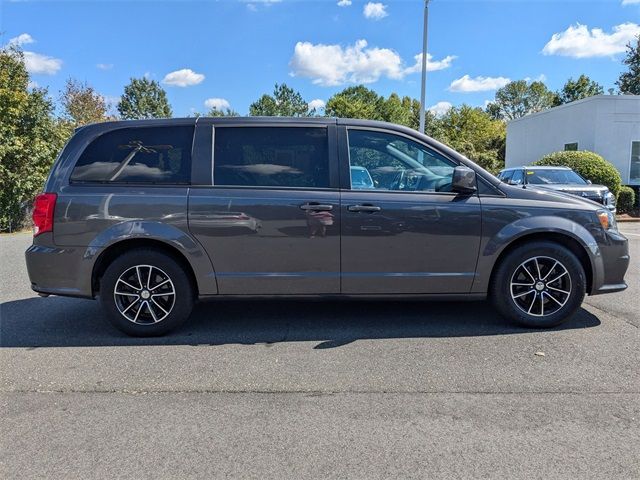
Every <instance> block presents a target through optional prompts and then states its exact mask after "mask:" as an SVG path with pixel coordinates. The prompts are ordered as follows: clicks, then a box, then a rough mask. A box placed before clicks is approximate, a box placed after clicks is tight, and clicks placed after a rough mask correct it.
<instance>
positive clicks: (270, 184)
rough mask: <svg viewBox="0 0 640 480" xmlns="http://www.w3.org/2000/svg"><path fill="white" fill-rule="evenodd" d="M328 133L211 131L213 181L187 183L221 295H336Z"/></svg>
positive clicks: (335, 197) (308, 129)
mask: <svg viewBox="0 0 640 480" xmlns="http://www.w3.org/2000/svg"><path fill="white" fill-rule="evenodd" d="M334 132H335V127H333V126H327V125H323V124H317V125H307V126H296V127H294V126H290V127H287V126H275V127H274V126H218V127H216V128H215V132H214V139H215V140H214V141H215V145H214V155H213V165H214V169H213V185H212V186H201V187H193V188H191V191H190V194H189V229H190V230H191V232H192V233H193V234H194V235H195V236H196V238H197V239H198V240H199V241H200V242H201V243H202V245H203V246H204V248H205V249H206V251H207V253H208V254H209V256H210V257H211V261H212V263H213V266H214V269H215V274H216V279H217V282H218V290H219V292H220V294H223V295H234V294H255V295H271V294H290V295H295V294H331V293H339V292H340V232H339V221H340V202H339V192H338V189H337V188H335V187H337V185H333V187H334V188H331V187H332V185H331V183H332V182H331V180H330V179H331V177H332V175H331V174H330V163H331V162H330V157H331V152H335V140H331V141H330V137H332V135H330V133H334ZM330 144H332V145H333V148H329V145H330ZM333 157H334V158H335V155H333Z"/></svg>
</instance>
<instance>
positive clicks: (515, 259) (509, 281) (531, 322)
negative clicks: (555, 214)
mask: <svg viewBox="0 0 640 480" xmlns="http://www.w3.org/2000/svg"><path fill="white" fill-rule="evenodd" d="M534 259H537V263H536V260H534ZM527 262H528V263H527ZM553 262H559V266H555V269H554V270H551V265H554V263H553ZM527 270H528V271H529V275H527V272H526V271H527ZM540 270H541V272H540V273H539V271H540ZM565 271H566V273H563V272H565ZM547 273H548V274H549V275H548V276H546V277H545V275H546V274H547ZM556 277H558V279H557V280H555V282H552V280H554V279H555V278H556ZM529 283H531V285H530V286H529ZM586 284H587V282H586V276H585V272H584V269H583V268H582V264H581V263H580V260H578V258H576V256H575V255H574V254H573V253H572V252H571V251H570V250H568V249H567V248H565V247H563V246H562V245H559V244H557V243H553V242H530V243H526V244H523V245H521V246H519V247H517V248H515V249H514V250H512V251H511V252H509V253H508V254H507V255H506V256H505V257H504V258H503V259H502V260H501V262H500V264H499V265H498V266H497V268H496V271H495V272H494V274H493V276H492V280H491V285H490V287H489V292H490V297H491V300H492V302H493V304H494V306H495V307H496V309H497V310H498V311H499V312H500V314H502V315H503V316H504V317H506V318H508V319H510V320H513V321H514V322H516V323H519V324H520V325H524V326H526V327H531V328H550V327H555V326H557V325H560V324H561V323H563V322H564V321H566V320H567V319H569V318H570V317H571V316H572V315H573V314H574V313H575V312H576V311H577V310H578V309H579V308H580V305H581V304H582V300H583V299H584V296H585V291H586ZM560 292H569V294H566V293H560ZM514 297H517V298H514ZM561 304H562V305H561ZM545 306H546V308H547V312H545ZM529 312H531V313H529ZM549 312H550V313H549Z"/></svg>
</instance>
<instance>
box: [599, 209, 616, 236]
mask: <svg viewBox="0 0 640 480" xmlns="http://www.w3.org/2000/svg"><path fill="white" fill-rule="evenodd" d="M596 215H598V220H600V225H602V228H603V229H605V230H607V231H611V232H617V231H618V225H617V224H616V216H615V215H614V214H613V213H611V211H609V210H598V212H597V213H596Z"/></svg>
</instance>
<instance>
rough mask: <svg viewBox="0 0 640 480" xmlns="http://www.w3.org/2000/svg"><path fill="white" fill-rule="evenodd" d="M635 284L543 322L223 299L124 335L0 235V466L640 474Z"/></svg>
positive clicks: (468, 309)
mask: <svg viewBox="0 0 640 480" xmlns="http://www.w3.org/2000/svg"><path fill="white" fill-rule="evenodd" d="M621 230H622V231H623V232H625V233H627V234H628V238H629V239H630V242H631V254H632V259H633V260H632V266H631V269H630V271H629V273H628V274H627V283H629V285H630V288H629V289H628V290H627V291H626V292H623V293H618V294H612V295H607V296H601V297H592V298H587V300H586V303H585V305H584V308H583V309H582V310H581V311H580V312H579V313H578V315H577V316H576V317H575V318H574V319H572V320H571V321H570V322H568V323H567V324H565V325H563V326H561V327H559V328H556V329H554V330H549V331H533V330H526V329H522V328H519V327H515V326H512V325H510V324H508V323H506V322H505V321H504V320H502V319H501V318H499V317H498V316H497V315H496V314H495V313H494V312H493V310H492V309H491V308H490V307H489V306H488V305H487V304H485V303H424V302H410V303H409V302H405V303H402V302H308V301H307V302H302V301H296V302H283V301H251V302H247V301H244V302H240V301H235V302H231V301H225V302H220V301H218V302H210V303H206V304H203V305H200V306H198V308H197V309H196V311H195V314H194V316H193V318H192V320H191V321H190V322H189V323H188V324H187V325H185V326H184V327H182V328H181V329H180V330H179V331H177V332H175V333H173V334H172V335H170V336H168V337H164V338H159V339H132V338H128V337H125V336H123V335H122V334H120V333H119V332H117V331H116V330H114V329H113V328H111V327H110V326H109V325H108V324H107V323H106V321H105V320H104V319H103V316H102V313H101V311H100V308H99V305H98V303H97V302H93V301H88V300H76V299H65V298H56V297H50V298H39V297H37V296H35V295H34V294H33V292H31V290H30V288H29V283H28V280H27V275H26V271H25V266H24V260H23V252H24V250H25V249H26V247H27V246H28V245H29V243H30V241H31V237H30V235H28V234H17V235H4V236H0V274H1V280H0V302H2V303H1V305H0V423H1V430H0V478H3V479H13V478H47V479H52V478H65V479H73V478H82V479H90V478H132V479H141V478H222V477H229V478H260V479H262V478H274V479H282V478H296V479H298V478H358V479H378V478H389V477H400V478H433V477H442V478H547V479H550V478H580V479H585V478H594V479H596V478H597V479H603V478H606V479H617V478H620V479H633V478H640V368H639V365H640V342H639V340H640V331H639V327H640V300H638V299H639V297H640V262H638V258H640V224H639V223H635V224H623V225H622V226H621Z"/></svg>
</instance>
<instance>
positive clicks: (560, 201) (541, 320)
mask: <svg viewBox="0 0 640 480" xmlns="http://www.w3.org/2000/svg"><path fill="white" fill-rule="evenodd" d="M33 221H34V225H35V229H34V238H33V245H32V246H31V247H29V249H28V250H27V252H26V261H27V267H28V271H29V277H30V280H31V287H32V288H33V290H35V291H36V292H38V293H40V294H41V295H43V296H47V295H66V296H75V297H83V298H99V299H100V301H101V303H102V305H103V307H104V310H105V311H106V313H107V317H108V318H109V320H110V321H111V322H112V323H113V324H114V325H115V326H116V327H117V328H119V329H121V330H122V331H124V332H126V333H128V334H131V335H140V336H150V335H160V334H163V333H166V332H168V331H169V330H171V329H173V328H176V327H177V326H178V325H180V324H181V323H182V322H183V321H184V320H186V319H187V318H188V317H189V315H190V313H191V309H192V307H193V304H194V302H195V301H197V300H199V299H211V298H219V297H236V298H237V297H239V296H244V297H246V296H265V295H267V296H289V297H290V296H296V297H300V296H314V297H322V298H327V297H335V296H342V297H349V298H371V297H377V298H423V299H437V300H443V299H446V300H481V299H485V298H487V297H489V298H491V299H492V300H493V303H494V305H495V306H496V308H497V310H498V311H499V312H500V313H501V314H502V315H504V316H505V317H507V318H510V319H512V320H514V321H516V322H519V323H521V324H524V325H527V326H530V327H551V326H555V325H558V324H559V323H561V322H563V321H565V320H566V319H567V318H569V317H570V316H571V315H572V314H573V313H574V312H575V311H576V310H577V309H578V308H579V307H580V305H581V303H582V300H583V298H584V296H585V294H590V295H597V294H602V293H609V292H616V291H620V290H624V289H625V288H627V285H626V284H625V282H624V274H625V272H626V270H627V266H628V264H629V252H628V245H627V239H626V238H625V237H624V236H623V235H621V234H620V233H619V232H618V229H617V227H616V221H615V217H614V215H613V214H612V213H611V211H609V210H608V209H606V208H604V207H603V206H602V205H598V204H596V203H593V202H590V201H585V200H582V199H581V198H579V197H577V196H571V195H566V194H562V193H557V192H553V191H551V190H548V189H547V190H542V189H537V188H536V189H533V188H530V189H523V188H519V187H516V186H512V185H508V184H506V183H503V182H501V181H500V180H499V179H497V178H496V177H494V176H493V175H491V174H490V173H489V172H487V171H485V170H483V169H482V168H480V167H479V166H477V165H476V164H474V163H473V162H471V161H470V160H469V159H467V158H466V157H464V156H462V155H460V154H459V153H457V152H455V151H454V150H452V149H450V148H448V147H446V146H445V145H442V144H441V143H438V142H436V141H435V140H433V139H431V138H429V137H427V136H425V135H421V134H420V133H418V132H416V131H415V130H411V129H409V128H406V127H402V126H399V125H393V124H389V123H382V122H373V121H366V120H347V119H335V118H333V119H332V118H277V117H272V118H259V117H253V118H240V117H225V118H203V117H200V118H197V119H196V118H191V119H162V120H139V121H129V122H127V121H120V122H104V123H98V124H94V125H89V126H86V127H83V128H80V129H78V130H77V131H76V133H75V135H74V136H73V138H71V139H70V140H69V142H68V143H67V145H66V147H65V148H64V150H63V151H62V152H61V154H60V156H59V157H58V159H57V160H56V162H55V164H54V166H53V168H52V170H51V173H50V175H49V178H48V180H47V183H46V185H45V190H44V193H42V194H40V195H38V197H37V198H36V201H35V206H34V212H33ZM249 308H250V307H249ZM212 311H213V312H212V313H214V314H215V306H212ZM427 314H428V307H425V315H427Z"/></svg>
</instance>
